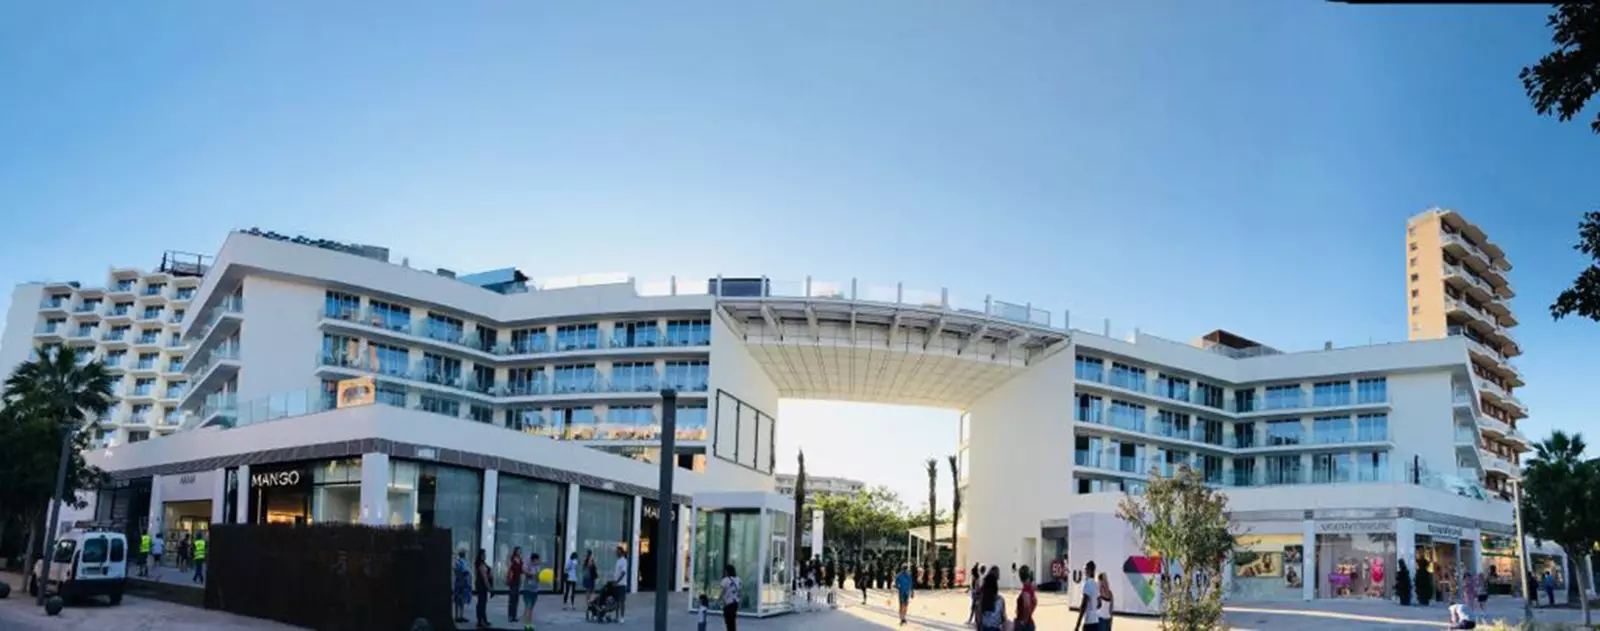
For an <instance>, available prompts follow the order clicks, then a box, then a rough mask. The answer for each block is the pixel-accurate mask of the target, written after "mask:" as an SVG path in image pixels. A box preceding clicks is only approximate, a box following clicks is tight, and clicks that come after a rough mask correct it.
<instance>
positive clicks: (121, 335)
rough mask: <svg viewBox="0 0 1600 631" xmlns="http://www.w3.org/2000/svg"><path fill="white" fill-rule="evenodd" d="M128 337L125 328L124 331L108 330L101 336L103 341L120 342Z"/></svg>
mask: <svg viewBox="0 0 1600 631" xmlns="http://www.w3.org/2000/svg"><path fill="white" fill-rule="evenodd" d="M127 337H128V332H127V331H125V330H122V331H119V330H111V331H106V334H105V335H103V336H101V337H100V339H101V340H102V341H106V342H120V341H122V340H123V339H125V338H127Z"/></svg>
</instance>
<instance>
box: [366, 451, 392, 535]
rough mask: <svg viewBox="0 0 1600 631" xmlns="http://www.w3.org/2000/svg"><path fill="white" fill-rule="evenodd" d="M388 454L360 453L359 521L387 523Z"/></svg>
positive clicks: (381, 524) (375, 523) (373, 523)
mask: <svg viewBox="0 0 1600 631" xmlns="http://www.w3.org/2000/svg"><path fill="white" fill-rule="evenodd" d="M389 477H390V476H389V454H380V453H371V454H361V523H363V524H366V525H368V526H384V525H387V524H388V523H389Z"/></svg>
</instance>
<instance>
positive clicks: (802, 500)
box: [793, 449, 827, 576]
mask: <svg viewBox="0 0 1600 631" xmlns="http://www.w3.org/2000/svg"><path fill="white" fill-rule="evenodd" d="M795 460H797V461H798V462H799V470H797V471H796V472H795V476H794V542H793V544H794V567H795V568H796V571H795V576H800V574H801V573H803V570H800V569H799V568H800V567H802V566H801V564H802V563H805V562H806V561H810V559H807V558H805V557H802V556H800V548H801V546H800V538H801V537H800V532H801V531H802V530H804V529H805V527H806V526H807V525H808V524H810V523H811V522H808V521H806V512H805V508H806V450H804V449H801V450H800V451H799V454H798V455H796V456H795ZM823 536H827V533H823ZM814 552H818V553H820V552H822V551H821V550H815V551H814Z"/></svg>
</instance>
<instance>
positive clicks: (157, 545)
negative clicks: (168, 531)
mask: <svg viewBox="0 0 1600 631" xmlns="http://www.w3.org/2000/svg"><path fill="white" fill-rule="evenodd" d="M166 552H167V541H166V540H165V539H163V538H162V537H161V533H159V532H157V533H155V534H154V535H151V537H150V562H151V563H152V564H154V565H155V566H156V570H157V571H156V574H157V575H158V576H159V575H160V573H161V572H160V569H161V555H163V554H166Z"/></svg>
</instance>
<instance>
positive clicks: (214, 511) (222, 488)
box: [211, 469, 228, 524]
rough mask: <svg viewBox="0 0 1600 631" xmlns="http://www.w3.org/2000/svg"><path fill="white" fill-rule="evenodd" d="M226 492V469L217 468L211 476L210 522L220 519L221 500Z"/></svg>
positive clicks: (225, 496) (219, 521)
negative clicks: (215, 472)
mask: <svg viewBox="0 0 1600 631" xmlns="http://www.w3.org/2000/svg"><path fill="white" fill-rule="evenodd" d="M227 493H228V470H227V469H217V474H216V475H214V476H212V477H211V523H213V524H220V523H222V522H223V519H222V506H223V504H224V502H223V500H224V499H226V498H227Z"/></svg>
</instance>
